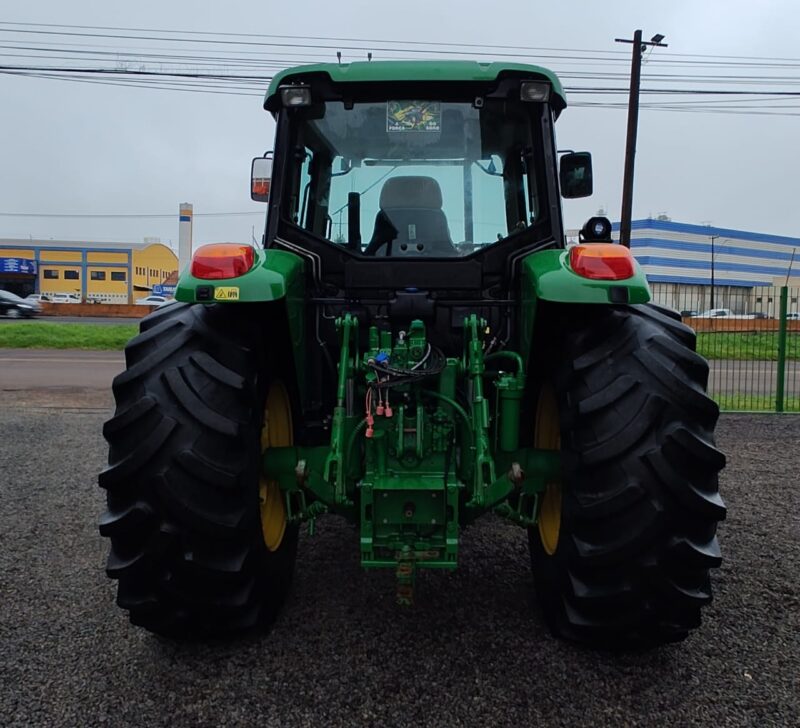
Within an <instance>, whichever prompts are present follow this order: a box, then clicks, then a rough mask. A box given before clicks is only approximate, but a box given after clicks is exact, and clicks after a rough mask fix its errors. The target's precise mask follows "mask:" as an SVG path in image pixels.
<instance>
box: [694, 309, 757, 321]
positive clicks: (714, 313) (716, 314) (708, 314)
mask: <svg viewBox="0 0 800 728" xmlns="http://www.w3.org/2000/svg"><path fill="white" fill-rule="evenodd" d="M755 317H756V315H755V314H754V313H734V312H733V311H731V309H729V308H710V309H708V311H703V313H700V314H697V316H695V318H701V319H707V318H729V319H754V318H755Z"/></svg>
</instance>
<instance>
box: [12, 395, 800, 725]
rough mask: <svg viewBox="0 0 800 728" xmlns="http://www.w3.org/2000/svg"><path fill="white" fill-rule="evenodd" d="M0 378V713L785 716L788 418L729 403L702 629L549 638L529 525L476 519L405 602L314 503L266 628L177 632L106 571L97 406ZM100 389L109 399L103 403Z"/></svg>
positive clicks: (117, 718)
mask: <svg viewBox="0 0 800 728" xmlns="http://www.w3.org/2000/svg"><path fill="white" fill-rule="evenodd" d="M87 393H88V394H89V395H94V394H95V392H94V391H92V390H84V391H83V394H81V393H80V392H78V393H77V394H76V396H75V399H74V401H73V402H72V405H73V407H72V408H71V407H70V401H69V400H68V399H64V400H63V401H62V402H61V404H60V407H61V408H60V409H59V410H58V411H55V410H53V409H44V408H41V407H38V406H21V405H20V403H21V402H23V401H24V398H25V397H27V396H28V393H24V392H1V393H0V436H1V437H2V438H3V440H2V445H1V446H0V472H1V473H2V478H0V503H2V504H3V506H2V508H0V543H1V544H2V546H1V547H0V724H2V725H3V726H20V727H21V728H22V727H24V728H30V727H31V726H48V728H49V727H50V726H78V725H80V726H95V725H110V726H115V727H116V726H141V725H151V726H175V727H180V726H218V725H227V726H253V725H258V726H267V727H269V726H276V727H277V726H280V727H281V728H284V727H286V728H293V727H294V726H326V727H328V726H331V727H333V726H354V725H370V726H372V725H380V726H390V727H392V728H393V727H394V726H420V727H421V726H436V728H439V727H440V726H448V727H449V726H498V727H500V726H512V725H513V726H533V725H536V726H546V727H547V726H570V727H572V726H575V727H580V726H623V725H626V726H651V725H664V726H689V725H697V726H758V727H759V728H760V727H761V726H784V725H796V724H797V716H798V715H800V691H798V689H797V676H798V674H800V664H799V663H800V657H799V656H800V601H799V599H800V597H799V594H800V593H799V592H798V586H797V581H798V578H797V577H798V568H800V542H799V541H798V539H797V533H798V528H800V523H798V517H797V514H798V513H800V489H798V488H797V483H796V464H797V459H796V456H795V455H793V454H791V453H789V452H788V450H789V448H787V447H786V445H785V444H786V443H789V442H797V441H798V440H799V439H800V418H792V417H780V418H779V417H768V416H759V417H752V416H751V417H744V416H727V417H723V418H722V420H721V422H720V428H719V441H720V444H721V446H722V447H723V449H725V450H726V451H727V452H728V453H729V466H728V469H727V470H726V471H724V472H723V475H722V484H721V485H722V492H723V495H724V497H725V498H726V500H727V502H728V506H729V517H728V520H727V521H726V522H724V523H723V524H722V526H721V529H720V542H721V546H722V549H723V555H724V557H725V561H724V562H723V567H722V568H721V569H720V570H718V571H717V572H716V573H715V574H714V586H715V590H716V600H715V602H714V604H713V605H712V606H711V607H710V608H709V609H708V610H706V612H705V619H704V624H703V626H702V628H701V629H700V631H698V632H697V633H695V634H694V635H693V636H692V637H690V638H689V640H688V641H686V642H684V643H682V644H679V645H673V646H669V647H666V648H663V649H660V650H657V651H655V652H648V653H643V654H628V655H620V656H613V655H609V654H606V653H598V652H592V651H588V650H582V649H578V648H576V647H573V646H571V645H569V644H566V643H563V642H558V641H556V640H554V639H552V638H551V637H550V636H549V635H548V633H547V631H546V630H545V628H544V626H543V624H542V621H541V618H540V616H539V614H538V612H537V611H536V610H535V609H534V608H532V606H531V604H532V580H531V576H530V569H529V563H528V556H527V545H526V541H525V535H524V533H523V532H522V531H521V530H519V529H517V528H515V527H513V526H511V525H509V524H506V523H504V522H502V521H499V520H497V519H492V518H489V519H486V520H483V521H482V522H480V523H479V524H477V525H476V526H474V527H471V528H469V529H467V530H466V531H465V533H464V542H463V544H464V545H463V551H462V560H461V565H460V567H459V570H458V571H456V572H454V573H452V574H448V573H425V574H424V575H423V576H422V577H421V578H420V583H419V586H418V603H417V605H416V606H415V607H414V608H413V610H411V611H398V609H397V607H396V606H395V605H394V599H393V582H392V577H391V575H390V574H386V573H380V572H379V573H374V572H371V573H365V572H364V571H362V570H361V569H360V567H359V566H358V539H357V534H355V533H354V531H353V529H352V528H350V527H348V526H346V525H345V524H344V523H343V522H342V521H340V520H338V519H335V518H329V519H323V520H322V521H321V522H320V524H319V529H318V533H317V535H316V536H314V537H309V536H308V535H307V534H304V535H303V537H302V538H301V544H300V551H299V557H298V566H297V570H296V573H295V579H294V586H293V588H292V592H291V595H290V597H289V600H288V603H287V605H286V607H285V608H284V611H283V613H282V615H281V617H280V618H279V619H278V621H277V623H276V624H275V626H274V628H273V629H272V631H271V632H270V633H269V634H266V635H256V636H251V637H248V638H246V639H240V640H237V641H233V642H206V643H200V644H195V645H186V644H176V643H173V642H168V641H162V640H159V639H156V638H154V637H152V636H151V635H149V634H147V633H146V632H144V631H142V630H140V629H137V628H135V627H132V626H131V625H130V624H129V623H128V621H127V619H126V618H125V616H124V614H123V612H122V611H121V610H120V609H118V608H117V607H116V605H115V604H114V599H115V589H114V586H113V584H112V583H111V582H110V581H109V580H108V579H106V577H105V575H104V573H103V567H104V561H105V556H106V553H107V544H106V543H105V542H104V540H103V539H101V538H100V536H99V535H98V533H97V527H96V522H97V519H98V516H99V514H100V512H101V511H102V509H103V508H104V505H103V498H104V496H103V493H102V491H101V490H100V488H98V487H97V484H96V474H97V472H98V471H99V470H100V469H101V468H102V467H103V464H104V462H105V458H106V451H105V447H104V444H103V441H102V438H101V436H100V429H101V425H102V422H103V420H104V419H105V417H106V416H107V415H106V413H105V412H104V411H101V409H100V408H95V409H81V408H80V406H81V405H82V404H83V403H84V402H85V398H86V396H87ZM107 404H108V402H106V406H107Z"/></svg>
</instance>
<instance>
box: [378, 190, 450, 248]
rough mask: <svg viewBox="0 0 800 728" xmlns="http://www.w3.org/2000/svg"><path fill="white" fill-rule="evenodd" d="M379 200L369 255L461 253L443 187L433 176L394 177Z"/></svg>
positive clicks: (382, 191)
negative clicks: (446, 210)
mask: <svg viewBox="0 0 800 728" xmlns="http://www.w3.org/2000/svg"><path fill="white" fill-rule="evenodd" d="M379 204H380V210H379V211H378V214H377V215H376V216H375V229H374V231H373V233H372V239H371V240H370V241H369V245H367V247H366V249H365V250H364V254H365V255H387V256H388V255H391V256H406V255H408V256H431V257H437V256H456V255H458V251H457V250H456V248H455V246H454V245H453V241H452V240H451V238H450V230H449V228H448V227H447V218H446V217H445V214H444V212H443V211H442V190H441V188H440V187H439V183H438V182H437V181H436V180H435V179H434V178H433V177H423V176H410V175H409V176H407V177H391V178H390V179H388V180H386V182H385V183H384V185H383V188H382V189H381V198H380V203H379Z"/></svg>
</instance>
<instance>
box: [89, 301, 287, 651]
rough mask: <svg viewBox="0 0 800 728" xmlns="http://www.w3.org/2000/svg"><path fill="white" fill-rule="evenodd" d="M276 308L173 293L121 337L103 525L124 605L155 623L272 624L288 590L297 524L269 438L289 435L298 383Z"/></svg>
mask: <svg viewBox="0 0 800 728" xmlns="http://www.w3.org/2000/svg"><path fill="white" fill-rule="evenodd" d="M269 316H270V312H269V310H268V309H267V308H266V307H263V308H262V307H256V306H255V305H253V306H251V305H247V304H245V305H231V304H228V305H220V304H215V305H208V306H203V305H183V304H173V305H170V306H167V307H164V308H162V309H160V310H158V311H156V312H154V313H152V314H151V315H149V316H148V317H147V318H146V319H144V320H143V322H142V325H141V333H140V334H139V335H138V336H137V337H135V338H134V339H132V340H131V341H130V343H129V344H128V345H127V347H126V348H125V359H126V363H127V369H126V371H125V372H123V373H122V374H120V375H119V376H118V377H116V379H115V380H114V385H113V389H114V396H115V399H116V405H117V406H116V412H115V415H114V417H112V418H111V419H110V420H109V421H108V422H106V424H105V427H104V429H103V434H104V436H105V438H106V439H107V440H108V442H109V445H110V450H109V457H108V462H109V465H108V468H107V469H106V470H105V471H103V473H101V475H100V485H101V486H102V487H103V488H105V489H106V492H107V499H108V510H107V511H106V512H105V514H104V515H103V517H102V519H101V522H100V532H101V533H102V534H103V535H104V536H107V537H109V538H110V539H111V551H110V555H109V557H108V565H107V573H108V575H109V576H110V577H111V578H113V579H118V580H119V586H118V591H117V603H118V604H119V606H121V607H123V608H124V609H127V610H129V612H130V619H131V622H133V623H134V624H137V625H140V626H143V627H145V628H146V629H148V630H151V631H153V632H156V633H159V634H162V635H165V636H171V637H202V636H212V635H220V634H229V633H233V632H237V631H241V630H245V629H248V628H250V627H253V626H256V625H258V624H264V623H269V622H270V621H272V620H273V619H274V617H275V616H276V615H277V612H278V609H279V607H280V606H281V604H282V602H283V600H284V598H285V596H286V594H287V591H288V589H289V584H290V581H291V575H292V570H293V567H294V560H295V554H296V548H297V528H296V527H294V526H288V525H287V523H286V515H285V511H284V506H283V500H282V498H281V495H280V490H279V489H278V486H277V483H275V482H270V481H269V480H266V479H264V478H262V477H261V455H262V451H263V448H264V447H268V446H270V445H289V444H291V443H292V435H293V427H292V406H291V397H290V394H289V390H287V388H286V386H284V384H283V383H282V381H281V378H280V374H281V373H282V372H281V370H280V369H279V368H278V366H277V362H276V361H273V360H271V359H270V357H269V356H268V353H267V342H266V340H265V338H264V329H263V327H264V322H265V321H268V320H270V319H269V318H268V317H269ZM274 318H275V316H274V315H273V318H272V320H274ZM274 348H275V347H274V346H273V350H274Z"/></svg>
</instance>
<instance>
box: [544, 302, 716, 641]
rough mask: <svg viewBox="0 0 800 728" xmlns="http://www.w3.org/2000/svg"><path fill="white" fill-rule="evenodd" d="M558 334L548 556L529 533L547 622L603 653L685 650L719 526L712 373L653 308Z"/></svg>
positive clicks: (585, 320) (578, 318) (705, 592)
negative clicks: (554, 507) (553, 541)
mask: <svg viewBox="0 0 800 728" xmlns="http://www.w3.org/2000/svg"><path fill="white" fill-rule="evenodd" d="M558 330H560V331H562V332H564V333H563V334H562V337H563V338H562V340H561V346H560V351H559V353H558V355H557V357H556V359H557V363H556V364H557V366H558V367H559V368H558V369H557V370H556V371H555V372H554V374H553V377H552V381H553V384H554V388H555V393H556V398H557V401H558V407H557V411H558V417H559V419H560V423H559V424H560V448H561V455H562V462H563V481H562V483H561V491H562V494H563V501H562V506H561V523H560V528H559V529H558V531H557V533H558V535H557V539H558V540H557V547H556V548H555V550H553V549H552V546H551V547H549V548H547V549H546V548H545V547H544V545H543V543H542V537H541V535H540V530H539V529H538V528H531V529H529V541H530V548H531V560H532V565H533V569H534V578H535V585H536V591H537V597H538V600H539V603H540V605H541V608H542V610H543V613H544V616H545V619H546V621H547V623H548V625H549V627H550V629H551V631H552V632H553V634H555V635H556V636H559V637H564V638H568V639H571V640H575V641H578V642H583V643H586V644H589V645H593V646H600V647H605V648H611V649H641V648H647V647H652V646H655V645H659V644H663V643H666V642H674V641H678V640H681V639H684V638H685V637H686V636H687V635H688V633H689V631H690V630H692V629H694V628H696V627H698V626H699V624H700V610H701V608H702V607H703V606H705V605H706V604H708V603H709V602H710V601H711V585H710V578H709V570H710V569H711V568H713V567H716V566H719V564H720V560H721V559H720V552H719V545H718V543H717V539H716V536H715V532H716V527H717V522H718V521H720V520H722V519H723V518H724V517H725V505H724V504H723V502H722V499H721V498H720V495H719V491H718V485H717V474H718V472H719V470H720V469H721V468H722V467H724V464H725V457H724V455H723V454H722V453H721V452H719V451H718V450H717V449H716V448H715V447H714V439H713V431H714V426H715V424H716V421H717V417H718V415H719V409H718V407H717V405H716V404H715V403H714V402H713V401H712V400H710V399H709V398H708V397H707V396H706V395H705V387H706V383H707V378H708V365H707V363H706V362H705V360H704V359H703V358H702V357H700V356H699V355H698V354H696V353H695V352H694V348H695V336H694V332H693V331H692V330H691V329H690V328H688V327H687V326H684V325H683V324H681V323H680V318H679V317H678V316H677V314H675V313H674V312H672V311H670V310H669V309H664V308H660V307H657V306H652V305H646V306H625V307H614V308H599V307H598V308H596V309H589V310H587V309H586V308H585V307H581V308H580V309H578V308H577V307H576V308H573V309H568V310H567V311H566V312H565V315H564V318H563V320H562V321H560V326H559V329H558ZM548 551H550V552H552V553H548Z"/></svg>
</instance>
